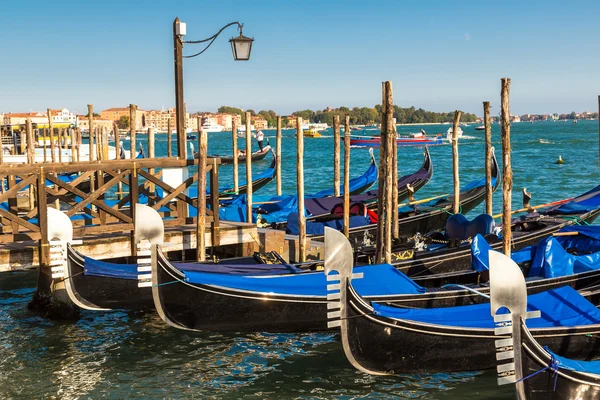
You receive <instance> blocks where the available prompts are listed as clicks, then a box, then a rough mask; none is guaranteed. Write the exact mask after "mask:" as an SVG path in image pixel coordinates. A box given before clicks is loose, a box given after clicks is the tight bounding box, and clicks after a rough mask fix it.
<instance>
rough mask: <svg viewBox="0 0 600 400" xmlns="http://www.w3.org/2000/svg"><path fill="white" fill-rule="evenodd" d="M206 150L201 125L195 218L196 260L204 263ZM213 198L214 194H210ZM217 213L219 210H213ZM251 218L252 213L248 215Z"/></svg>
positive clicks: (206, 140) (204, 135) (206, 137)
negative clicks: (196, 212)
mask: <svg viewBox="0 0 600 400" xmlns="http://www.w3.org/2000/svg"><path fill="white" fill-rule="evenodd" d="M198 122H199V121H198ZM207 149H208V135H207V133H206V131H205V130H204V129H202V125H198V198H197V199H196V201H197V204H198V215H197V216H196V238H197V243H196V260H197V261H204V260H205V258H206V237H205V236H206V153H207ZM212 195H213V196H215V195H216V193H212ZM215 212H217V213H218V212H219V210H215ZM250 218H252V213H250Z"/></svg>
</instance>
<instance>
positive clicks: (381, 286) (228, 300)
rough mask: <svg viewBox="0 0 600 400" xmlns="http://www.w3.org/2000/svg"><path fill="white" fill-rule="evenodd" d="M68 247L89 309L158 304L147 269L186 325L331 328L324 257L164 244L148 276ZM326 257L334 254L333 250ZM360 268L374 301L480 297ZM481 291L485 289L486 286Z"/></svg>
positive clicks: (536, 285) (543, 284) (164, 303)
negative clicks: (203, 252)
mask: <svg viewBox="0 0 600 400" xmlns="http://www.w3.org/2000/svg"><path fill="white" fill-rule="evenodd" d="M48 216H49V226H53V227H61V229H63V230H64V229H65V227H67V226H69V225H70V221H69V219H68V218H66V216H65V215H64V214H63V213H61V212H59V211H57V210H54V209H49V211H48ZM135 227H136V228H135V229H136V232H135V236H136V238H137V239H138V240H145V239H148V240H150V241H151V242H152V243H155V244H158V243H160V242H161V239H160V238H161V236H162V235H163V232H164V228H163V226H162V220H161V219H160V216H159V214H158V213H156V212H155V211H154V210H152V209H150V208H148V207H146V206H142V205H137V206H136V221H135ZM49 235H50V236H51V237H57V236H62V237H64V238H65V240H69V237H70V236H72V231H71V233H64V232H63V233H61V234H57V233H56V232H54V233H52V232H50V233H49ZM598 242H599V243H600V240H598ZM599 246H600V245H599ZM65 250H66V251H65V253H66V254H67V259H66V266H65V280H64V282H65V286H66V289H67V292H68V293H69V296H70V297H71V299H72V301H73V302H74V303H75V304H76V305H78V306H79V307H81V308H84V309H89V310H107V309H115V308H125V309H137V310H148V309H150V308H151V307H152V306H153V303H152V293H151V291H150V289H149V288H147V287H141V288H140V287H138V278H140V276H141V277H142V278H141V279H146V280H148V279H149V278H148V277H149V276H152V279H153V280H154V279H156V280H155V281H153V282H152V286H154V287H155V288H157V290H156V292H155V294H154V299H155V301H158V302H159V304H160V307H161V309H162V313H163V316H164V317H163V318H164V319H165V320H166V321H167V322H169V323H170V324H172V325H174V326H177V327H179V328H183V329H192V330H249V331H252V330H253V329H257V330H272V331H311V330H325V329H327V325H326V320H327V317H326V312H327V310H326V301H327V293H326V291H325V289H324V282H325V276H324V275H323V273H322V272H315V270H316V269H318V268H319V267H320V266H322V265H323V264H322V263H320V262H315V263H306V264H300V265H299V264H296V265H288V264H280V265H277V264H269V265H265V264H262V265H248V260H243V259H240V260H233V261H232V260H225V261H223V262H224V263H225V264H218V265H215V264H208V263H171V262H170V261H168V260H167V259H166V257H164V255H162V253H161V252H160V250H157V251H156V254H157V255H159V257H156V258H155V259H156V260H157V261H156V264H154V263H153V266H152V267H153V271H152V273H151V275H145V277H146V278H144V275H138V265H137V264H114V263H110V262H103V261H97V260H93V259H90V258H88V257H85V256H83V255H81V254H79V253H78V252H77V251H75V250H74V249H72V248H71V246H70V245H68V244H67V245H66V247H65ZM327 256H328V259H331V257H330V255H329V253H328V254H327ZM334 256H336V255H334ZM144 257H145V256H144ZM337 257H341V258H347V259H350V260H352V254H351V250H350V254H346V255H340V254H337ZM326 262H327V261H326ZM142 269H143V268H142ZM356 271H357V272H362V273H364V274H365V276H366V277H367V278H368V279H365V280H363V281H360V282H359V284H358V287H359V289H360V291H361V293H362V294H363V295H365V296H366V297H367V298H368V299H370V300H371V301H377V302H381V303H387V304H396V303H397V304H402V305H403V306H409V307H412V306H413V304H414V306H419V307H435V306H440V305H444V304H453V302H459V301H460V302H463V303H467V304H468V303H471V302H473V296H472V295H473V292H474V290H473V289H469V288H467V289H459V290H434V291H426V290H425V289H424V288H423V287H420V286H419V285H417V284H415V282H413V281H411V280H410V279H409V278H407V277H406V276H405V275H403V274H402V273H398V272H397V271H396V270H395V269H394V268H393V267H392V266H390V265H378V266H367V267H357V268H356ZM599 275H600V272H597V271H593V272H592V273H587V274H581V277H580V278H577V277H575V278H574V277H572V276H571V277H569V276H566V277H562V278H555V279H546V280H538V281H532V282H531V283H530V286H531V291H532V292H535V291H540V290H543V288H553V287H557V286H559V285H560V284H561V283H562V284H570V285H572V286H573V287H576V288H577V289H584V288H585V287H586V285H587V286H589V285H590V284H591V283H590V282H593V283H596V284H597V283H598V281H599V277H598V276H599ZM190 279H191V281H190ZM252 282H254V283H252ZM148 283H149V282H148ZM146 286H148V285H146ZM528 286H529V284H528ZM478 290H480V291H485V290H486V288H485V287H482V288H478ZM477 299H478V298H477V297H475V300H477ZM238 307H240V309H238ZM236 310H237V311H236ZM240 312H242V313H243V315H242V316H239V318H238V319H236V320H235V321H237V322H236V323H235V326H234V325H232V321H231V319H230V318H228V317H227V316H228V315H229V314H232V315H236V316H238V313H240ZM294 312H302V313H303V315H304V316H303V318H301V319H300V320H298V321H296V320H294V318H293V315H294V314H293V313H294ZM182 315H184V317H182ZM273 315H277V318H274V317H273Z"/></svg>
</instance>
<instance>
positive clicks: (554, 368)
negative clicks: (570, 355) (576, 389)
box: [515, 347, 558, 391]
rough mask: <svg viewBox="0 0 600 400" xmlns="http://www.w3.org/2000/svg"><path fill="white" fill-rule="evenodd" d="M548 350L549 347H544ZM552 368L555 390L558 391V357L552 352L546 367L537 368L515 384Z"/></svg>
mask: <svg viewBox="0 0 600 400" xmlns="http://www.w3.org/2000/svg"><path fill="white" fill-rule="evenodd" d="M544 348H545V349H546V350H547V349H548V348H547V347H544ZM549 369H551V370H552V372H553V374H552V376H553V377H554V391H556V382H557V380H558V373H557V372H558V360H557V359H556V358H554V355H553V354H550V365H546V366H545V367H544V368H542V369H540V370H537V371H535V372H533V373H531V374H529V375H527V376H526V377H524V378H521V379H519V380H518V381H516V382H515V384H517V383H519V382H523V381H525V380H527V379H529V378H533V377H534V376H536V375H537V374H540V373H542V372H544V371H547V370H549Z"/></svg>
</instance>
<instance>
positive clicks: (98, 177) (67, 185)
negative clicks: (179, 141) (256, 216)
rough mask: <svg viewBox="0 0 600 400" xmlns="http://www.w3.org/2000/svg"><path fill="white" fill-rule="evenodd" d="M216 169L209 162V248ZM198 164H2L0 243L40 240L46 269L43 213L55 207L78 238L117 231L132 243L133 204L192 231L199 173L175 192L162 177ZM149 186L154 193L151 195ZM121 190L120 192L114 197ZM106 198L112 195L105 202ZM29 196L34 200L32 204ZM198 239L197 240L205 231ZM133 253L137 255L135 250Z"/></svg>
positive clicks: (214, 227)
mask: <svg viewBox="0 0 600 400" xmlns="http://www.w3.org/2000/svg"><path fill="white" fill-rule="evenodd" d="M219 164H220V160H219V159H209V160H208V162H207V165H206V171H207V173H209V176H210V182H209V184H208V185H206V187H207V188H209V190H208V193H207V195H206V196H207V202H206V204H209V205H210V209H206V210H205V214H204V215H205V222H206V223H207V224H208V223H210V227H211V242H212V244H213V246H216V245H218V244H219V241H220V239H219V213H218V210H219V203H218V202H219V194H218V192H219V189H218V185H219V173H218V165H219ZM197 165H198V160H197V159H196V160H180V159H178V158H159V159H132V160H104V161H93V162H72V163H62V164H61V163H38V164H20V165H0V178H2V179H3V181H4V180H5V181H6V182H7V185H6V186H7V187H6V188H5V189H6V190H5V191H4V193H2V194H0V242H3V243H6V242H17V241H27V240H38V241H39V245H40V263H41V265H48V252H47V251H45V250H47V246H48V242H49V240H50V239H52V238H48V237H47V234H46V232H47V218H46V213H45V210H46V207H47V205H51V206H52V205H56V204H58V205H59V206H60V209H61V210H62V211H64V212H65V213H66V214H67V215H68V216H69V217H70V218H71V220H72V221H73V226H74V235H75V236H76V237H84V236H85V235H92V234H94V235H96V234H105V233H107V234H110V233H117V232H120V233H123V234H129V235H131V240H132V244H133V221H134V212H135V211H134V210H135V207H131V206H130V205H132V204H136V203H145V204H147V205H149V206H151V207H152V208H154V209H155V210H157V211H158V212H159V213H160V214H161V215H162V216H163V218H164V223H165V226H183V225H194V226H196V218H195V217H194V218H192V217H189V213H188V208H191V209H196V215H198V212H197V207H198V199H197V196H194V197H193V198H192V197H190V196H188V195H187V194H186V190H187V189H188V188H190V187H191V186H192V185H195V183H196V182H197V181H198V172H195V173H193V174H192V173H190V174H189V177H187V179H183V178H182V179H181V180H182V182H181V183H180V184H178V185H177V186H175V187H173V186H171V185H169V184H168V183H166V182H164V181H163V180H162V179H161V178H162V175H163V171H165V170H166V169H171V168H174V169H181V170H183V169H186V168H187V167H189V166H197ZM176 172H179V171H177V170H176ZM184 176H185V175H183V173H182V177H184ZM202 179H204V177H203V178H202ZM151 186H154V187H155V188H156V190H155V191H151V190H150V187H151ZM119 187H121V188H122V192H119V193H117V191H118V190H119V189H118V188H119ZM107 194H113V195H114V196H113V197H112V199H109V198H107V197H108V196H107ZM31 195H33V198H34V201H31V200H30V197H31ZM117 195H120V196H119V197H120V199H117V198H116V196H117ZM201 207H202V205H201ZM213 210H215V212H213ZM40 211H41V212H40ZM198 235H199V239H201V238H203V237H204V232H198ZM131 248H132V249H133V250H132V251H133V252H135V248H136V246H135V245H132V246H131ZM43 250H44V251H43ZM132 255H135V254H132Z"/></svg>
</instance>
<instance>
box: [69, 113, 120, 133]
mask: <svg viewBox="0 0 600 400" xmlns="http://www.w3.org/2000/svg"><path fill="white" fill-rule="evenodd" d="M76 118H77V127H78V128H79V129H81V130H82V131H87V132H89V130H90V119H89V118H88V117H87V116H85V115H77V117H76ZM113 124H114V122H113V120H111V119H102V118H98V117H94V127H96V128H105V129H107V130H108V131H110V132H112V130H113Z"/></svg>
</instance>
